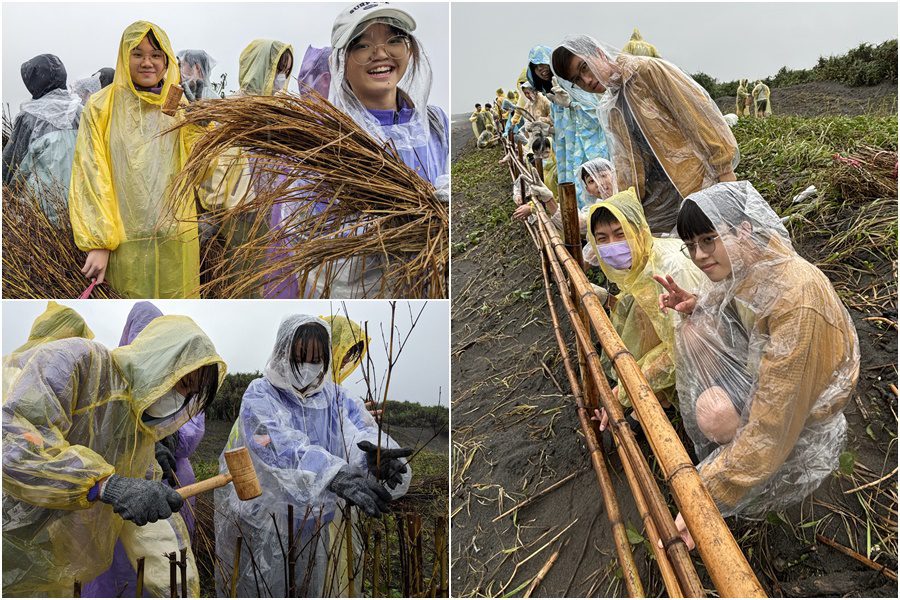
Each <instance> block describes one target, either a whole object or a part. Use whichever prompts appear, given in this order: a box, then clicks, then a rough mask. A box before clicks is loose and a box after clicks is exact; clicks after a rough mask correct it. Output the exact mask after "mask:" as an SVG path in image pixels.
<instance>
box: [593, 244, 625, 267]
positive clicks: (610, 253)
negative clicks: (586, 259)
mask: <svg viewBox="0 0 900 600" xmlns="http://www.w3.org/2000/svg"><path fill="white" fill-rule="evenodd" d="M597 252H599V253H600V260H602V261H603V262H605V263H606V264H608V265H609V266H611V267H612V268H613V269H617V270H619V271H624V270H626V269H630V268H631V248H630V247H629V246H628V242H627V241H626V240H622V241H621V242H613V243H612V244H604V245H602V246H597Z"/></svg>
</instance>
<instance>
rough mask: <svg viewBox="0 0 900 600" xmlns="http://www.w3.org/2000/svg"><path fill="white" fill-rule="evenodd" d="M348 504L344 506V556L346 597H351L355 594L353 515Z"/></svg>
mask: <svg viewBox="0 0 900 600" xmlns="http://www.w3.org/2000/svg"><path fill="white" fill-rule="evenodd" d="M350 510H351V508H350V505H349V504H347V505H346V506H345V508H344V511H345V512H344V523H343V525H344V544H345V545H346V546H347V550H346V556H345V557H344V558H346V559H347V585H348V586H349V588H350V589H349V590H347V597H348V598H353V597H354V596H355V595H356V587H355V585H356V583H355V581H354V573H353V527H352V524H353V521H352V520H351V519H352V518H353V515H352V514H351V513H350Z"/></svg>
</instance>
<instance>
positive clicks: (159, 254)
mask: <svg viewBox="0 0 900 600" xmlns="http://www.w3.org/2000/svg"><path fill="white" fill-rule="evenodd" d="M151 30H152V31H153V33H154V35H155V36H156V39H157V40H159V43H160V45H161V48H162V50H163V51H164V52H165V53H166V56H167V57H168V61H169V62H168V65H167V67H166V71H165V74H164V80H163V85H162V90H161V91H160V93H159V94H155V93H152V92H145V91H138V90H137V89H136V88H135V86H134V83H133V82H132V80H131V77H130V75H129V56H130V54H131V51H132V50H133V49H134V48H135V47H136V46H137V45H138V44H140V43H141V41H142V40H143V39H144V37H145V36H146V35H147V33H148V32H149V31H151ZM180 77H181V75H180V73H179V70H178V61H177V60H176V58H175V53H174V52H173V51H172V46H171V44H170V43H169V38H168V36H166V34H165V32H164V31H163V30H162V29H160V28H159V27H157V26H156V25H154V24H152V23H148V22H147V21H138V22H136V23H133V24H131V25H129V26H128V28H127V29H126V30H125V33H123V34H122V40H121V42H120V43H119V55H118V59H117V61H116V74H115V77H114V78H113V83H112V85H110V86H107V87H105V88H103V89H102V90H100V91H99V92H97V93H96V94H93V95H92V96H91V97H90V99H89V100H88V103H87V106H86V107H85V109H84V113H83V115H82V118H81V126H80V127H79V129H78V140H77V142H76V146H75V162H74V165H73V167H72V182H71V185H70V188H69V216H70V218H71V220H72V230H73V233H74V235H75V243H76V244H77V245H78V247H79V248H81V249H82V250H84V251H89V250H94V249H106V250H111V251H112V252H111V254H110V256H109V266H108V268H107V271H106V279H108V280H109V282H110V284H111V285H112V286H113V287H114V288H115V289H116V290H117V291H118V292H119V293H120V294H122V295H123V296H125V297H128V298H186V297H196V294H197V286H198V285H199V283H200V246H199V243H198V240H197V224H196V211H195V206H194V199H193V198H192V197H189V198H179V199H178V200H177V201H175V200H173V199H171V198H169V199H167V188H168V186H169V184H170V183H171V182H172V180H173V179H174V177H175V176H176V175H177V174H178V172H179V171H180V170H181V169H182V167H183V166H184V164H185V163H186V162H187V157H188V155H189V154H190V149H191V147H192V146H193V144H194V142H195V141H196V139H197V137H198V136H199V135H200V134H201V133H202V132H203V129H201V128H199V127H188V128H182V129H178V130H177V131H171V132H169V133H165V134H163V132H165V131H167V130H169V129H171V128H172V127H175V126H176V125H177V124H178V120H179V118H178V117H177V116H175V117H170V116H167V115H165V114H163V112H162V110H161V107H162V104H163V102H164V100H165V98H166V95H167V94H168V92H169V88H170V87H171V86H172V85H174V84H176V83H178V82H179V80H180ZM176 206H177V208H175V209H173V208H172V207H176ZM173 212H174V215H173Z"/></svg>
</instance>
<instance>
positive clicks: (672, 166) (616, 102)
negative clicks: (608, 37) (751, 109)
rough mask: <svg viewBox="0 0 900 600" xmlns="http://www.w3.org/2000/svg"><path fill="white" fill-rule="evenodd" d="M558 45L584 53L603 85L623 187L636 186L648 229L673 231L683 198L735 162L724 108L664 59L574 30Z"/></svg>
mask: <svg viewBox="0 0 900 600" xmlns="http://www.w3.org/2000/svg"><path fill="white" fill-rule="evenodd" d="M560 47H561V48H565V49H566V50H568V51H569V52H571V53H573V54H574V55H576V56H577V57H579V58H580V59H582V60H583V61H584V62H585V64H586V66H587V68H588V69H589V70H590V73H591V74H592V75H593V77H594V78H595V79H596V80H597V81H599V82H600V84H602V86H603V87H604V88H605V92H597V93H595V94H593V95H594V96H595V97H596V98H598V100H599V106H598V109H597V116H598V118H599V120H600V123H601V125H602V126H603V130H604V132H605V133H606V137H607V142H608V144H609V152H610V155H611V158H612V160H613V163H614V164H615V165H616V173H617V175H618V178H619V189H627V188H629V187H634V188H635V190H636V191H637V193H638V197H639V198H640V199H641V204H642V205H643V206H644V214H645V215H646V217H647V222H648V223H649V224H650V230H651V231H653V232H654V233H656V234H660V233H668V232H670V231H672V229H673V228H674V226H675V217H676V215H677V213H678V207H679V205H680V203H681V200H682V198H684V197H686V196H687V195H688V194H691V193H693V192H696V191H699V190H701V189H705V188H707V187H709V186H710V185H712V184H714V183H716V182H718V180H719V178H720V177H723V176H725V175H728V174H732V173H733V170H734V167H735V166H736V165H737V158H738V153H737V141H735V139H734V135H733V134H732V133H731V129H730V128H729V127H728V124H727V123H725V120H724V119H723V117H722V113H721V111H719V109H718V107H717V106H716V104H715V102H713V100H712V99H711V98H710V97H709V94H707V93H706V90H704V89H703V88H702V87H701V86H700V85H699V84H697V83H696V82H695V81H694V80H693V79H692V78H691V77H690V76H688V75H687V74H685V73H684V72H682V71H681V69H679V68H678V67H676V66H675V65H673V64H672V63H669V62H667V61H665V60H663V59H660V58H650V57H646V56H632V55H629V54H623V53H621V52H619V51H618V50H616V49H615V48H612V47H610V46H608V45H601V44H600V43H598V42H596V41H595V40H594V39H593V38H591V37H589V36H586V35H576V36H569V37H567V38H565V39H564V40H563V43H562V44H561V45H560ZM560 79H562V78H560Z"/></svg>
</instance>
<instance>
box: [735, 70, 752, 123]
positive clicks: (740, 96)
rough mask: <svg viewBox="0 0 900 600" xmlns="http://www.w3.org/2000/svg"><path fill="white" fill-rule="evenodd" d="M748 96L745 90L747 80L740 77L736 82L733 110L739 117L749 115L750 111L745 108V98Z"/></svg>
mask: <svg viewBox="0 0 900 600" xmlns="http://www.w3.org/2000/svg"><path fill="white" fill-rule="evenodd" d="M749 97H750V94H749V92H747V80H746V79H741V80H740V82H739V83H738V88H737V95H736V96H735V99H734V112H735V114H737V116H739V117H749V116H750V112H749V111H748V110H747V98H749Z"/></svg>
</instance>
